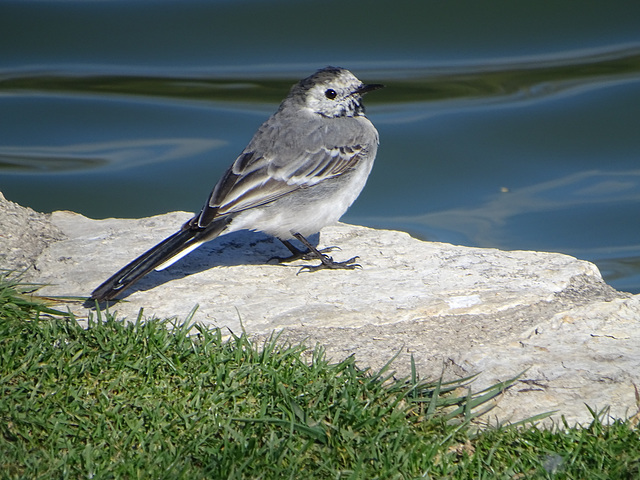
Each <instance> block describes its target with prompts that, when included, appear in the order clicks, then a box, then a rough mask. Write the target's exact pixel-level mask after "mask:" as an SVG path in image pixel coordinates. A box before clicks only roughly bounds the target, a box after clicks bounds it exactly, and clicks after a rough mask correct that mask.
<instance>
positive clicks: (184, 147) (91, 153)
mask: <svg viewBox="0 0 640 480" xmlns="http://www.w3.org/2000/svg"><path fill="white" fill-rule="evenodd" d="M224 144H225V142H223V141H220V140H203V139H199V138H162V139H155V138H150V139H144V138H141V139H136V140H122V141H117V140H114V141H112V142H97V143H78V144H71V145H64V146H56V145H41V146H25V147H20V146H6V147H5V146H2V145H0V173H7V174H8V173H23V174H24V173H33V174H43V173H44V174H47V173H63V172H73V171H77V170H86V169H98V168H100V169H107V170H114V169H125V168H133V167H139V166H142V165H146V164H157V163H160V162H168V161H172V160H179V159H181V158H184V157H189V156H193V155H200V154H202V153H205V152H210V151H212V150H214V149H215V148H219V147H221V146H222V145H224Z"/></svg>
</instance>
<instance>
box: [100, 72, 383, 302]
mask: <svg viewBox="0 0 640 480" xmlns="http://www.w3.org/2000/svg"><path fill="white" fill-rule="evenodd" d="M381 87H382V85H379V84H363V83H362V82H361V81H360V80H358V79H357V78H356V77H355V76H354V75H353V74H352V73H351V72H349V71H348V70H345V69H344V68H336V67H326V68H323V69H321V70H318V71H317V72H316V73H314V74H313V75H311V76H310V77H307V78H305V79H303V80H301V81H300V82H298V83H297V84H296V85H294V86H293V87H292V88H291V91H290V92H289V95H287V97H286V98H285V99H284V101H283V102H282V104H280V107H279V108H278V110H277V111H276V113H274V114H273V115H272V116H271V117H269V119H268V120H267V121H266V122H264V123H263V124H262V125H261V126H260V128H259V129H258V131H257V132H256V134H255V135H254V136H253V138H252V139H251V141H250V142H249V145H247V147H246V148H245V149H244V150H243V151H242V153H241V154H240V155H239V156H238V158H236V160H235V162H233V164H232V165H231V167H229V169H228V170H227V171H226V172H225V173H224V175H223V176H222V178H221V179H220V180H219V181H218V183H217V184H216V186H215V187H214V189H213V191H212V192H211V194H210V195H209V198H208V200H207V202H206V203H205V204H204V207H202V210H201V211H200V213H198V214H197V215H196V216H195V217H193V218H192V219H191V220H189V221H188V222H187V223H185V224H184V225H183V226H182V228H181V229H180V230H179V231H178V232H176V233H174V234H173V235H171V236H170V237H168V238H167V239H165V240H163V241H162V242H160V243H159V244H158V245H156V246H155V247H153V248H151V249H150V250H149V251H147V252H146V253H143V254H142V255H141V256H140V257H138V258H136V259H135V260H133V261H132V262H131V263H129V264H128V265H126V266H125V267H123V268H122V269H121V270H119V271H118V272H117V273H115V274H114V275H113V276H112V277H111V278H109V279H108V280H107V281H105V282H104V283H103V284H102V285H100V286H99V287H98V288H96V289H95V290H94V291H93V293H92V294H91V297H90V300H98V301H104V300H110V299H112V298H114V297H115V296H116V295H118V294H119V293H120V292H122V291H124V290H125V289H126V288H127V287H130V286H131V285H132V284H133V283H135V282H136V281H137V280H139V279H140V278H142V277H143V276H144V275H146V274H147V273H149V272H150V271H152V270H154V269H155V270H163V269H165V268H167V267H168V266H170V265H172V264H173V263H175V262H176V261H178V260H179V259H180V258H182V257H184V256H185V255H187V254H188V253H189V252H192V251H193V250H195V249H196V248H198V247H199V246H200V245H202V244H203V243H204V242H207V241H209V240H212V239H214V238H216V237H218V236H220V235H224V234H227V233H231V232H235V231H237V230H243V229H248V230H254V231H261V232H264V233H267V234H269V235H273V236H274V237H277V238H278V239H280V240H281V241H282V242H283V243H284V245H285V246H286V247H287V248H288V249H289V250H290V251H291V253H292V256H291V257H288V258H287V259H281V260H282V261H288V260H294V259H299V258H304V259H318V260H320V262H321V263H320V264H319V265H317V266H309V267H304V268H306V269H307V270H309V271H314V270H318V269H321V268H347V269H352V268H356V267H358V266H359V265H358V264H356V263H355V261H356V259H357V258H358V257H354V258H351V259H349V260H347V261H345V262H335V261H333V259H332V258H331V257H329V256H328V255H325V254H324V253H322V252H321V251H319V250H317V249H316V248H315V247H314V246H313V245H311V244H310V243H309V242H308V241H307V239H306V238H305V237H306V236H308V235H312V234H314V233H317V232H319V231H320V229H322V228H323V227H324V226H326V225H329V224H332V223H335V222H337V221H338V219H339V218H340V217H341V216H342V215H343V214H344V212H346V211H347V209H348V208H349V206H351V204H352V203H353V202H354V201H355V199H356V198H357V197H358V195H359V194H360V192H361V191H362V189H363V188H364V185H365V183H366V181H367V177H368V176H369V172H371V167H372V166H373V161H374V159H375V156H376V151H377V150H378V132H377V130H376V129H375V127H374V126H373V124H372V123H371V122H370V121H369V120H368V119H367V118H366V117H365V114H364V106H363V105H362V95H363V94H365V93H367V92H370V91H372V90H376V89H378V88H381ZM293 238H296V239H297V240H299V241H300V242H301V243H302V244H303V245H304V246H305V247H306V248H307V249H308V251H306V252H302V251H300V250H298V249H297V248H296V247H295V246H294V245H292V244H291V243H290V242H289V240H291V239H293Z"/></svg>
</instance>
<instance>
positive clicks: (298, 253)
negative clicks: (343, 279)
mask: <svg viewBox="0 0 640 480" xmlns="http://www.w3.org/2000/svg"><path fill="white" fill-rule="evenodd" d="M280 241H281V242H282V243H283V244H284V246H285V247H287V248H288V249H289V251H290V252H291V255H289V256H288V257H271V258H270V259H269V260H267V263H271V262H272V261H276V262H278V263H290V262H295V261H296V260H315V259H316V258H319V257H318V255H317V253H320V254H322V255H324V254H325V253H329V252H333V251H334V250H341V248H340V247H326V248H323V249H321V250H316V251H315V252H314V251H313V250H307V251H302V250H300V249H298V248H296V247H295V246H294V245H293V244H292V243H291V242H288V241H286V240H280Z"/></svg>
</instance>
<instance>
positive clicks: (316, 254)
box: [285, 233, 362, 274]
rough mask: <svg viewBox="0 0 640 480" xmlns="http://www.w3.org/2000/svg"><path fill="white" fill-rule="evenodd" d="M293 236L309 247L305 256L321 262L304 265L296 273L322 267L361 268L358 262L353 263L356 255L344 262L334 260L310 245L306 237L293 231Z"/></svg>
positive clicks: (312, 270) (313, 270)
mask: <svg viewBox="0 0 640 480" xmlns="http://www.w3.org/2000/svg"><path fill="white" fill-rule="evenodd" d="M293 236H294V237H296V238H297V239H298V241H299V242H300V243H302V244H303V245H304V246H305V247H307V248H308V249H309V251H308V252H307V254H306V255H307V257H309V258H317V259H318V260H320V261H321V262H322V263H320V265H305V266H304V267H302V268H301V269H300V270H298V274H300V272H304V271H308V272H315V271H317V270H322V269H324V268H333V269H341V268H343V269H347V270H353V269H354V268H362V267H361V266H360V265H359V264H357V263H355V262H356V260H357V259H358V257H353V258H350V259H349V260H346V261H344V262H334V261H333V258H331V257H330V256H329V255H325V254H324V253H322V251H320V250H318V249H317V248H316V247H314V246H313V245H311V243H309V241H308V240H307V239H306V238H304V237H303V236H302V235H301V234H299V233H294V234H293ZM285 245H286V244H285ZM294 248H295V247H294ZM296 250H297V248H296ZM325 251H326V249H325Z"/></svg>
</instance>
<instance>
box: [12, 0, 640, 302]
mask: <svg viewBox="0 0 640 480" xmlns="http://www.w3.org/2000/svg"><path fill="white" fill-rule="evenodd" d="M329 64H331V65H339V66H343V67H346V68H349V69H351V70H352V71H353V72H354V73H355V74H356V75H357V76H358V77H359V78H361V79H362V80H364V81H368V82H382V83H385V84H386V85H387V88H386V89H384V90H382V91H379V92H375V93H373V94H371V95H369V96H368V97H367V99H366V100H367V107H368V115H369V117H370V118H371V120H372V121H373V122H374V123H375V125H376V126H377V127H378V130H379V131H380V137H381V146H380V151H379V154H378V160H377V163H376V166H375V168H374V171H373V173H372V176H371V178H370V181H369V183H368V185H367V187H366V189H365V191H364V192H363V194H362V195H361V197H360V198H359V200H358V201H357V202H356V204H354V206H353V207H352V208H351V210H350V211H349V212H348V213H347V214H346V215H345V217H343V220H345V221H347V222H352V223H359V224H364V225H370V226H376V227H385V228H395V229H401V230H405V231H408V232H410V233H411V234H412V235H414V236H416V237H419V238H424V239H430V240H438V241H446V242H452V243H457V244H464V245H474V246H476V245H477V246H486V247H498V248H504V249H533V250H544V251H558V252H565V253H569V254H572V255H575V256H577V257H579V258H583V259H586V260H591V261H594V262H595V263H596V264H597V265H598V266H599V267H600V269H601V271H602V273H603V274H604V276H605V278H606V279H607V281H608V282H609V283H610V284H612V285H613V286H615V287H616V288H618V289H621V290H626V291H631V292H634V293H638V292H640V222H638V221H637V217H638V213H639V212H640V133H639V132H640V2H637V1H617V2H614V3H610V2H599V1H597V2H596V1H583V2H555V1H519V2H514V1H512V0H504V1H496V2H490V3H489V2H477V1H475V0H467V1H451V2H435V1H427V2H414V1H409V0H403V1H396V2H393V3H391V2H383V1H370V2H366V3H365V2H349V1H344V0H343V1H325V2H311V1H299V0H297V1H294V0H288V1H272V2H265V1H248V0H247V1H234V2H231V1H207V2H204V1H202V2H194V1H181V2H177V1H175V2H168V1H166V2H163V1H155V2H152V1H142V0H138V1H130V0H128V1H126V2H125V1H96V2H73V1H60V2H57V1H45V2H31V1H25V0H22V1H16V2H10V1H5V0H3V1H1V2H0V190H1V191H2V192H3V193H4V194H5V196H6V197H7V198H9V199H11V200H13V201H16V202H19V203H21V204H23V205H28V206H30V207H32V208H34V209H36V210H40V211H52V210H57V209H67V210H73V211H77V212H80V213H83V214H85V215H88V216H91V217H96V218H100V217H107V216H119V217H138V216H146V215H152V214H157V213H163V212H166V211H172V210H188V211H194V210H197V209H199V208H200V206H201V204H202V203H203V201H204V200H205V198H206V195H207V194H208V192H209V190H210V189H211V187H212V186H213V185H214V184H215V182H216V180H217V179H218V177H219V176H220V174H221V173H222V171H223V170H224V169H225V168H226V167H227V166H228V165H229V164H230V162H231V161H232V160H233V159H234V158H235V156H236V155H237V154H238V153H239V152H240V151H241V150H242V148H243V147H244V145H245V144H246V143H247V142H248V140H249V139H250V138H251V136H252V134H253V132H254V131H255V129H256V128H257V127H258V125H260V123H261V122H262V121H264V119H265V118H266V117H267V116H268V115H269V114H271V113H272V112H273V111H274V110H275V109H276V108H277V105H278V103H279V102H280V100H281V99H282V98H283V97H284V96H285V95H286V93H287V91H288V88H289V87H290V85H291V84H292V83H294V82H295V81H297V80H298V79H300V78H302V77H304V76H307V75H309V74H310V73H312V72H313V71H315V70H316V69H318V68H320V67H323V66H325V65H329Z"/></svg>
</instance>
